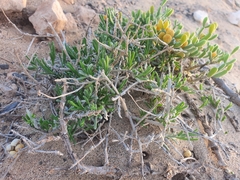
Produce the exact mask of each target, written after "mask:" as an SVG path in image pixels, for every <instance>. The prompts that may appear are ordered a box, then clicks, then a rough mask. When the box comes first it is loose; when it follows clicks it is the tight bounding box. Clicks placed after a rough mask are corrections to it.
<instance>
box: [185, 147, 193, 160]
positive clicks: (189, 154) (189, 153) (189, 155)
mask: <svg viewBox="0 0 240 180" xmlns="http://www.w3.org/2000/svg"><path fill="white" fill-rule="evenodd" d="M191 156H192V152H191V151H190V150H188V149H185V150H184V151H183V157H185V158H188V157H191Z"/></svg>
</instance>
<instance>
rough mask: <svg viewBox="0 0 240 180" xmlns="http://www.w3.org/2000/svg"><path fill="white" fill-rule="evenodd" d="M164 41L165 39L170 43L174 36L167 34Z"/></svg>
mask: <svg viewBox="0 0 240 180" xmlns="http://www.w3.org/2000/svg"><path fill="white" fill-rule="evenodd" d="M163 41H164V42H165V43H167V44H169V43H170V42H171V41H172V36H171V35H169V34H165V35H164V36H163Z"/></svg>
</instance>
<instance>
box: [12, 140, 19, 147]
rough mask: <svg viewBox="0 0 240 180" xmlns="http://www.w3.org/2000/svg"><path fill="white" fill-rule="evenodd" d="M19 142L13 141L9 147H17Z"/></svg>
mask: <svg viewBox="0 0 240 180" xmlns="http://www.w3.org/2000/svg"><path fill="white" fill-rule="evenodd" d="M19 142H20V139H14V140H13V141H12V142H11V146H14V147H15V146H17V145H18V143H19Z"/></svg>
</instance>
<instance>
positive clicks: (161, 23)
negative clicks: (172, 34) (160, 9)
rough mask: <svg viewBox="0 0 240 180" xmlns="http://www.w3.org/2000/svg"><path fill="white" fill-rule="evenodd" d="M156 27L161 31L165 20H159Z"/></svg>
mask: <svg viewBox="0 0 240 180" xmlns="http://www.w3.org/2000/svg"><path fill="white" fill-rule="evenodd" d="M156 29H157V31H160V30H161V29H163V21H162V20H161V19H160V20H159V21H158V23H157V26H156Z"/></svg>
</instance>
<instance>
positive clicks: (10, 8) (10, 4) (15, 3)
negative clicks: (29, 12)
mask: <svg viewBox="0 0 240 180" xmlns="http://www.w3.org/2000/svg"><path fill="white" fill-rule="evenodd" d="M26 5H27V0H1V1H0V8H2V9H3V11H5V12H7V13H11V12H21V11H22V9H23V8H25V7H26Z"/></svg>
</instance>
